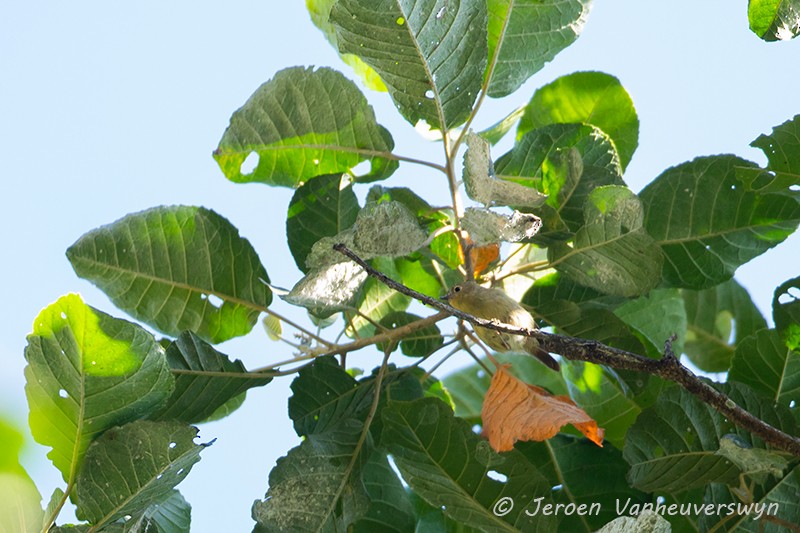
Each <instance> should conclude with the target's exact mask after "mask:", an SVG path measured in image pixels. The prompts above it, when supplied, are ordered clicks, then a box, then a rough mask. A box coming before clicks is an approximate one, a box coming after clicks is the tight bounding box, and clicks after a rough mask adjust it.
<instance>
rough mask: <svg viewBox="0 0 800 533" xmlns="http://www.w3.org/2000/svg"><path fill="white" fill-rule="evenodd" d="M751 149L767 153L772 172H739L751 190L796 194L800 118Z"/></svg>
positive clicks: (799, 170) (763, 137)
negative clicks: (792, 192)
mask: <svg viewBox="0 0 800 533" xmlns="http://www.w3.org/2000/svg"><path fill="white" fill-rule="evenodd" d="M799 5H800V4H799ZM798 13H800V8H799V10H798ZM750 146H752V147H754V148H759V149H761V151H763V152H764V155H766V156H767V160H768V164H767V170H768V171H769V172H751V173H747V172H740V174H739V177H740V178H742V180H743V181H745V183H746V184H747V185H748V186H749V187H750V188H751V189H753V190H758V191H759V192H786V189H788V188H791V190H792V191H797V187H798V185H800V115H795V116H794V118H792V119H791V120H787V121H786V122H784V123H783V124H781V125H780V126H776V127H774V128H772V133H771V134H769V135H766V134H764V135H759V136H758V138H757V139H756V140H754V141H753V142H751V143H750ZM753 176H755V179H754V178H753Z"/></svg>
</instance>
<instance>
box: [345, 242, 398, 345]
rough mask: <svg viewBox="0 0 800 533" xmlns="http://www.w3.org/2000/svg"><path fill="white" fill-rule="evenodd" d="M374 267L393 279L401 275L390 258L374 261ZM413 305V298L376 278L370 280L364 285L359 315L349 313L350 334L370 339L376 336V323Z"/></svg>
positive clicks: (359, 303)
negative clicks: (369, 337) (371, 336)
mask: <svg viewBox="0 0 800 533" xmlns="http://www.w3.org/2000/svg"><path fill="white" fill-rule="evenodd" d="M372 266H373V267H374V268H375V269H377V270H379V271H381V272H383V273H384V274H386V275H387V276H389V277H390V278H392V279H399V278H400V274H399V273H398V272H397V267H396V266H395V264H394V261H393V260H392V259H390V258H385V257H377V258H375V259H373V260H372ZM410 304H411V298H410V297H409V296H406V295H405V294H401V293H399V292H397V291H395V290H394V289H390V288H389V287H387V286H386V285H384V284H383V283H381V282H380V281H378V280H377V279H375V278H372V277H371V278H369V279H367V281H366V282H365V283H364V291H363V293H362V296H361V298H359V301H358V305H357V308H358V313H357V314H356V313H353V312H350V311H348V312H347V313H346V314H347V315H348V316H349V322H350V327H349V329H348V331H349V333H350V334H352V335H353V336H355V337H357V338H363V337H368V336H370V335H373V334H375V330H376V328H375V325H374V324H373V322H375V323H379V322H380V321H381V320H382V319H383V317H385V316H387V315H389V314H390V313H392V312H395V311H405V310H406V309H407V308H408V306H409V305H410Z"/></svg>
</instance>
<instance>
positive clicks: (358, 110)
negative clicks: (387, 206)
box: [214, 67, 397, 187]
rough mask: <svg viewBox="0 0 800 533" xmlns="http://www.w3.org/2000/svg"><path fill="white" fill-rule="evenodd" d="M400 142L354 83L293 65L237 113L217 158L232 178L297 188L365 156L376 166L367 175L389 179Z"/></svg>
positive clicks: (329, 71) (336, 74)
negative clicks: (392, 155)
mask: <svg viewBox="0 0 800 533" xmlns="http://www.w3.org/2000/svg"><path fill="white" fill-rule="evenodd" d="M393 147H394V141H393V140H392V137H391V135H390V134H389V132H388V131H387V130H386V129H385V128H383V127H382V126H380V125H378V123H377V122H376V121H375V113H374V112H373V111H372V107H371V106H370V105H369V104H368V103H367V100H366V98H364V95H363V94H362V93H361V91H359V90H358V87H356V85H355V84H354V83H353V82H352V81H350V80H348V79H347V78H345V77H344V76H343V75H342V74H340V73H339V72H336V71H335V70H332V69H329V68H320V69H316V70H315V69H313V68H303V67H292V68H287V69H284V70H282V71H280V72H278V73H277V74H275V76H274V77H273V78H272V79H271V80H270V81H268V82H266V83H264V84H263V85H262V86H261V87H259V88H258V89H257V90H256V92H255V93H253V95H252V96H251V97H250V99H248V100H247V102H245V104H244V105H243V106H242V107H241V108H240V109H239V110H237V111H236V112H235V113H234V114H233V116H232V117H231V123H230V125H229V126H228V129H226V130H225V133H224V134H223V136H222V139H220V141H219V146H218V147H217V149H216V150H215V151H214V159H216V160H217V163H218V164H219V167H220V169H222V172H223V173H224V174H225V177H227V178H228V179H229V180H231V181H235V182H237V183H245V182H252V181H257V182H261V183H266V184H267V185H280V186H284V187H297V186H298V185H300V184H302V183H303V182H305V181H307V180H308V179H310V178H313V177H314V176H321V175H323V174H341V173H342V172H346V171H348V170H350V169H352V168H353V167H355V166H356V165H357V164H359V163H360V162H362V161H365V160H370V161H371V163H372V169H371V170H370V172H369V173H368V174H367V175H366V176H362V177H360V178H359V179H360V180H363V181H371V180H373V179H382V178H385V177H387V176H388V175H390V174H391V173H392V172H393V171H394V170H395V169H396V168H397V162H396V161H393V160H388V159H385V158H383V156H386V155H388V154H389V153H390V152H391V151H392V148H393Z"/></svg>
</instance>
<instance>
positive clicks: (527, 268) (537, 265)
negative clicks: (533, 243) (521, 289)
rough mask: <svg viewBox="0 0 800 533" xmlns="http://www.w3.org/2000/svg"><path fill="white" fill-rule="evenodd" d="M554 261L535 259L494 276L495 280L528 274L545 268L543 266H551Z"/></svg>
mask: <svg viewBox="0 0 800 533" xmlns="http://www.w3.org/2000/svg"><path fill="white" fill-rule="evenodd" d="M551 266H552V263H550V261H547V260H544V261H534V262H533V263H525V264H524V265H519V266H517V267H515V268H512V269H510V270H507V271H505V272H501V273H499V274H497V275H496V276H495V277H494V280H495V281H502V280H504V279H506V278H510V277H511V276H516V275H518V274H527V273H528V272H536V271H538V270H545V269H544V268H542V267H547V268H550V267H551Z"/></svg>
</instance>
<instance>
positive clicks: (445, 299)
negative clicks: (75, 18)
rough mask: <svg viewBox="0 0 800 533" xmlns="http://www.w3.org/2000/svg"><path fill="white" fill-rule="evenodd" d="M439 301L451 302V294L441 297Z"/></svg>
mask: <svg viewBox="0 0 800 533" xmlns="http://www.w3.org/2000/svg"><path fill="white" fill-rule="evenodd" d="M439 299H440V300H444V301H445V302H446V301H448V300H450V295H449V294H445V295H444V296H442V297H440V298H439Z"/></svg>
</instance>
